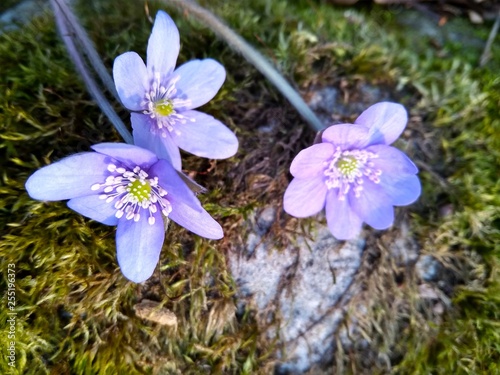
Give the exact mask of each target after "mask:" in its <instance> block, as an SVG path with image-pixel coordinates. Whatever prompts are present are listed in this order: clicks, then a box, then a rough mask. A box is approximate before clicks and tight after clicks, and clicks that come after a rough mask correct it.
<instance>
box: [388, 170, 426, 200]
mask: <svg viewBox="0 0 500 375" xmlns="http://www.w3.org/2000/svg"><path fill="white" fill-rule="evenodd" d="M380 186H381V187H382V188H383V189H384V191H385V193H386V194H387V195H388V196H389V197H390V198H391V204H393V205H394V206H406V205H409V204H411V203H413V202H415V201H416V200H417V199H418V197H419V196H420V193H421V191H422V187H421V186H420V180H419V179H418V177H417V176H415V175H388V174H382V175H381V176H380Z"/></svg>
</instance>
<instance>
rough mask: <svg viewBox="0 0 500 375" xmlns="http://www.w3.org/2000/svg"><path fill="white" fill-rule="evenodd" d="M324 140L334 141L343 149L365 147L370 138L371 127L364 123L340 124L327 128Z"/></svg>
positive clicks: (335, 144) (323, 135) (324, 132)
mask: <svg viewBox="0 0 500 375" xmlns="http://www.w3.org/2000/svg"><path fill="white" fill-rule="evenodd" d="M322 139H323V142H329V143H332V144H333V145H334V146H336V147H340V149H341V150H351V149H358V148H362V147H364V146H365V145H366V144H367V142H368V139H369V129H368V128H367V127H366V126H363V125H352V124H339V125H332V126H330V127H329V128H327V129H325V130H324V131H323V134H322Z"/></svg>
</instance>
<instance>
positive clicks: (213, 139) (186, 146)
mask: <svg viewBox="0 0 500 375" xmlns="http://www.w3.org/2000/svg"><path fill="white" fill-rule="evenodd" d="M182 115H183V116H186V117H187V118H188V121H186V123H185V124H180V123H176V125H175V130H174V131H173V132H171V133H170V134H171V135H172V139H173V140H174V142H175V143H176V144H177V146H179V147H180V148H181V149H183V150H186V151H187V152H190V153H191V154H194V155H196V156H201V157H204V158H210V159H226V158H229V157H231V156H233V155H234V154H236V151H238V138H236V135H234V133H233V132H232V131H231V130H230V129H229V128H228V127H227V126H226V125H224V124H223V123H222V122H220V121H219V120H216V119H214V118H213V117H212V116H210V115H207V114H205V113H202V112H198V111H184V112H182ZM190 120H194V121H190Z"/></svg>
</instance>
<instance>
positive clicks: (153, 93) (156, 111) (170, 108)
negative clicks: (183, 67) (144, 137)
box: [141, 73, 195, 137]
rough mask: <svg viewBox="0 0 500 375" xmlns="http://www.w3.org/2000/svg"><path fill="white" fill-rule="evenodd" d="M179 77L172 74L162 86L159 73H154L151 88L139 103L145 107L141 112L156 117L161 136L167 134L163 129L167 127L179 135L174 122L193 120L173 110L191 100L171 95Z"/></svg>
mask: <svg viewBox="0 0 500 375" xmlns="http://www.w3.org/2000/svg"><path fill="white" fill-rule="evenodd" d="M180 78H181V77H180V76H174V77H173V78H171V79H170V80H169V81H168V84H167V85H166V86H164V85H163V84H162V82H161V77H160V74H159V73H157V74H155V78H154V79H153V82H152V83H151V90H150V91H149V92H146V94H145V97H144V101H143V102H142V103H141V105H142V106H143V107H145V108H147V109H145V110H144V111H143V113H144V114H145V115H149V116H150V117H151V118H152V119H156V124H157V127H158V129H159V130H160V134H161V135H162V137H166V136H167V133H166V132H165V131H164V129H167V130H168V131H169V132H172V131H175V132H176V134H178V135H180V134H181V133H180V131H179V129H174V125H175V124H176V123H181V124H185V123H186V122H187V121H191V122H194V121H195V120H194V119H192V118H188V117H187V116H185V115H182V114H181V113H179V112H177V111H176V110H175V109H176V108H178V107H186V106H189V105H190V104H191V100H189V99H180V98H174V97H173V96H175V94H176V93H177V89H176V87H175V85H176V83H177V82H178V81H179V79H180Z"/></svg>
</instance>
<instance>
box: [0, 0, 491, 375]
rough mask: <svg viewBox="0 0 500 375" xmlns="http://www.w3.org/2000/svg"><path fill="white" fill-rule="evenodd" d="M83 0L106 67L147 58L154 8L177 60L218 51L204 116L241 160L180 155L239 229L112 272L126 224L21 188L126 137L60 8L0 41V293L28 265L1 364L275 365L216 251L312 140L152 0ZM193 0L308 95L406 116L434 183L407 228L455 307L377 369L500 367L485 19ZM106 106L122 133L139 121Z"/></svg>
mask: <svg viewBox="0 0 500 375" xmlns="http://www.w3.org/2000/svg"><path fill="white" fill-rule="evenodd" d="M80 3H81V4H80V5H79V6H78V7H77V13H78V14H79V15H80V16H81V18H82V21H83V24H84V25H85V27H86V29H87V30H89V34H90V37H91V38H92V40H93V41H94V43H95V45H96V47H97V49H98V51H99V53H100V55H101V56H102V57H103V60H104V62H105V64H106V66H107V67H109V68H110V69H111V66H112V62H113V59H114V57H116V56H117V55H118V54H120V53H122V52H125V51H129V50H134V51H137V52H139V53H140V54H141V55H142V56H144V55H145V49H146V42H147V38H148V36H149V33H150V30H151V24H150V23H149V21H148V18H147V17H146V12H147V10H149V13H150V15H152V16H154V14H155V13H156V10H157V9H159V8H162V9H165V10H167V11H168V12H169V13H171V14H172V15H173V17H174V19H175V21H176V23H177V26H178V27H179V29H180V32H181V40H182V48H181V55H180V58H179V61H180V62H182V61H186V60H189V59H192V58H202V57H212V58H215V59H217V60H219V61H220V62H221V63H222V64H223V65H224V66H225V67H226V70H227V73H228V77H227V81H226V83H225V85H224V87H223V89H222V90H221V91H220V93H219V94H218V95H217V97H216V98H215V99H214V100H213V101H211V102H210V103H209V104H208V105H206V106H205V107H204V108H203V110H205V111H206V112H209V113H211V114H212V115H214V116H215V117H217V118H220V119H221V120H222V121H224V122H225V123H226V124H228V126H230V127H231V128H232V129H233V130H234V131H235V132H236V134H237V135H238V137H239V139H240V144H241V148H240V151H239V153H238V154H237V155H236V156H235V157H233V158H231V159H229V160H225V161H218V162H216V163H215V162H210V161H207V160H204V159H203V160H202V159H199V158H196V157H192V156H189V155H186V158H185V162H184V168H185V170H186V172H187V173H189V174H190V175H191V176H192V177H194V178H195V179H196V180H197V181H198V182H200V183H201V184H203V185H205V186H206V187H207V188H208V189H209V193H208V194H205V195H204V196H201V197H200V198H201V200H202V202H204V203H206V207H207V208H208V210H209V211H210V212H211V213H212V214H213V215H214V216H215V217H216V218H217V219H218V220H219V221H220V222H221V223H222V224H223V226H224V228H225V230H226V233H227V234H226V238H225V240H223V241H219V242H217V241H205V240H202V239H200V238H195V237H194V236H191V235H189V234H188V233H187V232H186V231H185V230H184V229H182V228H180V227H177V226H175V224H172V225H171V227H170V228H169V231H168V236H167V240H166V243H165V246H164V248H163V251H162V255H161V261H160V266H159V267H158V269H157V271H156V273H155V276H154V277H153V278H152V279H151V280H150V281H149V282H147V283H146V284H145V285H136V284H133V283H130V282H127V281H126V280H125V279H124V278H123V276H122V275H121V273H120V270H119V269H118V267H117V263H116V258H115V245H114V228H110V227H105V226H103V225H100V224H98V223H96V222H93V221H90V220H87V219H85V218H83V217H81V216H79V215H77V214H75V213H74V212H72V211H71V210H69V209H68V208H67V207H66V206H65V204H64V202H56V203H47V202H38V201H33V200H31V199H30V198H29V197H28V195H27V193H26V191H25V190H24V183H25V181H26V179H27V177H28V176H29V175H30V174H31V173H33V171H35V170H36V169H37V168H40V167H41V166H43V165H46V164H49V163H51V162H53V161H55V160H58V159H60V158H62V157H64V156H66V155H69V154H72V153H75V152H78V151H85V150H89V146H90V145H91V144H94V143H97V142H101V141H119V140H120V139H119V136H118V135H117V134H116V132H115V131H113V130H112V129H111V125H110V124H109V122H108V121H107V119H106V118H105V117H104V116H103V115H102V113H101V112H100V111H99V109H98V107H97V105H96V104H95V103H94V102H93V101H92V100H91V99H90V97H89V95H88V94H87V93H86V91H85V88H84V86H83V84H82V82H81V81H80V79H79V78H78V76H77V75H76V74H75V71H74V69H73V67H72V65H71V63H70V61H69V59H68V57H67V55H66V52H65V50H64V47H63V45H62V43H61V42H60V41H59V38H58V36H57V34H56V31H55V27H54V22H53V19H52V16H51V14H49V13H46V14H42V15H40V16H39V17H37V18H36V19H34V20H33V22H32V23H30V24H28V25H25V26H24V27H22V28H21V29H20V30H18V31H10V32H8V33H5V34H2V35H0V69H1V71H0V160H1V165H2V168H1V174H2V175H1V182H0V228H1V231H2V232H1V235H2V239H1V243H0V259H1V274H2V277H1V278H0V285H1V290H2V291H4V290H6V289H7V281H6V279H7V267H8V266H7V265H8V264H14V265H15V269H16V272H17V274H16V299H17V307H16V312H17V326H16V328H17V330H16V350H17V357H16V366H17V370H16V371H14V372H12V368H11V367H9V366H8V359H7V358H6V353H7V350H6V348H7V347H8V345H9V341H10V340H9V339H8V337H7V334H6V332H7V331H6V329H7V323H6V321H7V319H8V315H7V313H8V312H9V311H8V310H7V300H6V295H4V296H3V297H4V298H3V299H2V305H1V307H0V320H1V322H2V324H1V325H0V326H1V327H2V334H1V335H0V346H1V362H0V372H1V373H5V374H7V373H19V374H37V375H38V374H142V373H148V374H200V373H227V374H231V373H234V374H257V373H272V370H271V369H272V364H273V357H272V351H273V346H272V343H265V342H264V341H263V338H262V337H261V336H259V331H258V328H257V326H256V324H255V321H254V320H253V317H252V314H251V313H250V312H248V313H244V314H238V315H237V316H234V314H231V313H230V312H231V311H232V310H231V306H232V305H233V304H234V301H233V297H234V292H235V285H234V282H233V280H232V278H231V275H230V274H229V272H228V270H227V267H226V262H225V255H224V254H225V251H227V250H228V249H229V248H230V247H231V243H232V242H233V241H236V237H238V236H242V235H244V234H243V233H239V232H240V230H239V226H240V225H241V223H242V222H243V221H244V220H245V217H246V215H247V214H248V212H250V211H251V210H252V209H253V208H255V207H259V206H261V205H262V204H263V203H270V202H272V203H275V204H279V202H280V196H281V194H282V193H283V191H284V189H285V187H286V183H287V180H288V178H289V175H288V174H287V173H288V172H287V170H288V166H289V163H290V161H291V159H292V158H293V156H294V155H295V154H296V153H297V152H298V151H299V150H300V149H301V148H303V147H304V146H306V145H308V144H309V143H310V142H311V141H312V140H313V139H314V134H313V132H312V131H311V130H309V128H307V127H306V125H305V124H304V122H303V121H302V120H301V119H300V117H299V116H298V115H297V114H296V113H295V111H294V110H293V108H292V107H291V106H290V105H289V104H288V103H287V102H286V101H285V100H284V99H283V98H282V97H281V96H280V95H279V94H278V93H277V91H276V90H275V89H274V88H273V87H272V86H271V85H270V84H269V83H268V82H267V81H266V80H265V79H264V78H263V77H262V76H261V75H260V74H259V73H258V72H257V71H256V70H255V69H253V68H252V67H251V66H250V65H249V64H247V63H245V62H244V61H243V60H242V58H241V57H240V56H238V55H236V54H235V53H234V52H232V51H231V50H230V49H229V48H228V47H227V46H226V45H225V44H224V42H222V41H219V40H217V39H216V38H215V37H214V35H213V34H212V33H211V32H210V31H208V30H207V29H206V28H204V27H203V26H202V25H200V24H198V23H196V22H193V21H192V20H191V19H190V18H189V17H188V15H187V14H183V13H181V12H178V11H176V10H174V9H172V8H168V7H167V8H165V6H164V5H163V4H160V3H156V2H152V3H151V2H148V3H143V2H140V1H139V2H124V3H123V4H122V5H120V6H116V3H115V2H106V1H98V0H94V1H82V2H80ZM201 3H202V4H203V5H205V6H207V7H208V8H210V9H212V10H213V11H214V12H216V13H217V14H218V15H219V16H220V17H222V18H223V19H225V20H226V22H227V23H228V24H229V25H231V26H232V27H233V28H234V29H236V31H237V32H239V33H240V34H241V35H243V37H245V38H246V39H247V40H249V41H250V42H251V43H252V44H253V45H255V46H257V47H258V48H259V49H260V50H261V51H262V52H263V53H264V54H265V55H267V56H268V57H269V58H270V59H271V60H272V61H273V62H274V63H275V64H276V66H278V67H279V69H280V70H281V71H282V72H283V73H284V74H285V75H286V76H287V78H289V80H290V81H292V82H294V84H295V85H296V87H297V88H299V89H300V90H301V92H302V93H303V94H304V96H306V95H307V92H308V91H309V90H311V89H312V88H313V87H316V88H317V87H322V86H325V85H330V86H332V87H336V88H338V89H339V90H343V92H344V94H345V95H344V100H354V98H355V97H356V91H357V87H359V85H360V84H365V83H366V84H370V85H373V86H380V87H384V88H385V89H387V90H389V91H390V92H391V96H392V97H394V99H397V100H398V101H400V102H401V103H402V104H404V105H405V106H406V107H407V108H408V110H409V112H410V115H411V121H410V125H409V130H408V131H407V133H405V137H404V140H403V141H402V142H403V143H402V144H404V142H407V143H411V144H412V145H413V146H412V149H413V150H416V151H415V153H414V155H412V157H413V158H414V159H415V160H416V162H417V164H418V166H419V168H420V170H421V173H420V176H421V179H422V183H423V193H422V197H421V199H420V200H419V202H418V203H416V204H414V205H413V206H411V207H410V208H409V210H408V212H409V214H410V217H411V219H410V222H411V230H412V233H411V235H412V236H413V237H414V238H415V239H416V241H417V242H418V244H419V247H421V249H422V250H421V251H422V253H424V254H432V255H434V256H435V257H436V258H437V259H439V260H440V261H441V262H442V263H443V264H444V265H445V266H446V267H447V269H449V270H450V272H451V274H452V275H453V284H454V288H453V290H452V291H450V293H449V295H450V296H451V297H452V305H451V308H449V309H448V310H447V311H446V312H445V313H444V315H443V317H442V322H441V323H440V324H439V325H437V322H436V325H435V326H433V322H430V323H429V322H426V324H427V325H425V324H424V323H422V322H421V321H414V320H412V319H409V320H408V322H407V325H406V329H405V331H404V332H402V333H401V339H400V340H399V341H398V345H397V347H394V348H392V349H393V350H394V351H395V352H397V353H403V354H402V355H400V356H398V358H396V359H394V358H393V360H392V363H391V364H390V366H389V368H390V369H388V368H387V367H384V368H372V369H371V370H370V371H371V372H370V373H385V372H394V373H399V374H452V373H453V374H500V179H499V168H500V114H499V107H500V75H499V72H500V48H499V44H498V43H496V44H494V45H493V49H492V59H491V60H490V61H489V62H488V64H486V66H485V67H482V68H481V67H479V58H480V55H481V53H482V47H483V45H484V41H485V40H486V38H487V35H488V33H489V30H490V27H491V24H486V25H481V26H477V25H476V26H472V25H471V24H470V23H469V21H468V20H463V19H455V20H451V21H449V22H450V25H449V26H453V27H454V29H453V30H455V31H453V32H452V33H453V35H454V37H453V38H451V39H450V38H444V39H443V40H438V39H436V38H435V37H433V36H429V35H428V36H426V35H420V34H419V33H418V31H417V30H415V29H412V28H413V27H415V26H411V25H410V26H408V24H406V25H405V23H404V22H402V21H405V20H406V19H408V18H409V17H410V13H409V12H408V11H406V10H404V9H399V10H397V11H390V10H388V9H387V8H378V7H372V8H366V7H365V8H360V9H353V8H335V7H333V6H332V5H330V4H328V3H326V2H321V1H312V0H300V1H280V0H275V1H264V0H257V1H255V0H240V1H238V6H235V2H226V1H223V0H210V1H202V2H201ZM145 5H147V7H146V6H145ZM413 16H414V13H412V17H413ZM445 26H446V25H445ZM457 30H458V31H457ZM455 34H456V35H455ZM462 37H463V40H462V39H460V38H462ZM471 40H472V42H471ZM478 41H479V42H478ZM481 41H482V42H481ZM114 105H115V108H116V110H117V111H118V113H119V114H120V115H121V116H122V118H123V119H124V121H126V123H128V114H127V112H126V111H125V110H124V109H123V108H121V107H120V106H119V103H114ZM332 112H335V109H332ZM344 120H346V121H347V120H352V118H345V119H344ZM273 121H274V122H277V123H278V124H279V125H278V126H275V127H274V128H273V130H272V134H269V133H263V132H258V131H257V130H256V129H257V128H258V127H259V126H262V125H265V124H269V123H271V122H273ZM142 298H148V299H152V300H155V301H158V302H161V303H162V305H163V306H164V307H166V308H168V309H170V310H171V311H172V312H174V313H175V314H176V316H177V319H178V324H177V327H161V326H158V325H156V324H154V323H151V322H147V321H143V320H141V319H139V318H138V317H136V316H135V314H134V311H133V306H134V304H136V303H137V302H138V301H140V300H141V299H142ZM3 327H5V329H4V328H3ZM429 327H431V328H432V329H429ZM379 335H380V336H382V337H383V335H384V332H380V333H379ZM374 340H375V341H377V340H376V339H374ZM382 341H383V340H382ZM362 355H363V354H362V352H353V353H347V354H346V356H347V357H346V361H347V362H348V363H349V366H346V367H345V368H346V369H348V370H345V371H350V372H353V373H359V372H363V371H366V369H365V370H363V368H362V361H361V359H360V357H361V356H362Z"/></svg>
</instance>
